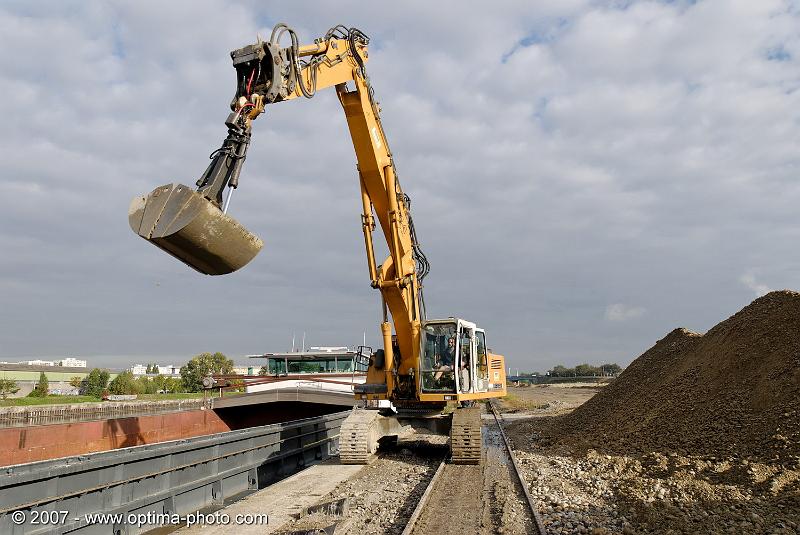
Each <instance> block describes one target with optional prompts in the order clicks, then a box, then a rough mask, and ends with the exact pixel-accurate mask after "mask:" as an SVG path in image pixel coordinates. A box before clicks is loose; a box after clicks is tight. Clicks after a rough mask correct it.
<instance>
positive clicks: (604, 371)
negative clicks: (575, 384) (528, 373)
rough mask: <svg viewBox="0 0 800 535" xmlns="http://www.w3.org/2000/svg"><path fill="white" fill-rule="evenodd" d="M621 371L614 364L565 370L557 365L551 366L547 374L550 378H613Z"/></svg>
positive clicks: (585, 365) (617, 365)
mask: <svg viewBox="0 0 800 535" xmlns="http://www.w3.org/2000/svg"><path fill="white" fill-rule="evenodd" d="M621 371H622V366H620V365H619V364H617V363H615V362H614V363H611V364H601V365H599V366H593V365H591V364H578V365H577V366H575V367H574V368H567V367H566V366H563V365H561V364H559V365H558V366H553V368H552V369H550V370H549V371H548V372H547V373H548V374H549V375H550V377H615V376H617V375H619V373H620V372H621Z"/></svg>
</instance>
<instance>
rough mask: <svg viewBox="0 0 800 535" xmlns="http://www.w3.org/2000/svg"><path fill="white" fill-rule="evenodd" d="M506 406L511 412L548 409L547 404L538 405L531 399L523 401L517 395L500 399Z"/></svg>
mask: <svg viewBox="0 0 800 535" xmlns="http://www.w3.org/2000/svg"><path fill="white" fill-rule="evenodd" d="M500 399H501V401H502V402H503V405H505V406H506V407H507V408H508V409H510V410H525V411H530V410H534V409H546V408H547V407H548V404H547V403H536V402H535V401H532V400H530V399H523V398H521V397H520V396H517V395H516V394H508V395H507V396H505V397H503V398H500Z"/></svg>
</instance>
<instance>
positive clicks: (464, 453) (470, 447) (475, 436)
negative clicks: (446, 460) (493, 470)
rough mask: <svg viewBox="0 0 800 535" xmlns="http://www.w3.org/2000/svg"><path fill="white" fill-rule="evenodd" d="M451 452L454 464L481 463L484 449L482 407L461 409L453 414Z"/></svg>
mask: <svg viewBox="0 0 800 535" xmlns="http://www.w3.org/2000/svg"><path fill="white" fill-rule="evenodd" d="M450 451H451V454H452V462H453V464H480V463H481V455H482V451H483V447H482V441H481V409H480V407H469V408H466V407H464V408H462V407H459V408H457V409H456V410H455V411H454V412H453V425H452V427H451V428H450Z"/></svg>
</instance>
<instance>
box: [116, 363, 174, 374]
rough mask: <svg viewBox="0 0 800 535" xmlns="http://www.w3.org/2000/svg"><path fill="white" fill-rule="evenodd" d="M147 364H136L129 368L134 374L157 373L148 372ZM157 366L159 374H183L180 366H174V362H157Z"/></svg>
mask: <svg viewBox="0 0 800 535" xmlns="http://www.w3.org/2000/svg"><path fill="white" fill-rule="evenodd" d="M147 366H149V364H136V365H134V366H131V367H130V368H128V369H129V370H130V371H131V373H132V374H133V375H155V374H153V373H151V374H148V373H147ZM156 368H157V369H158V371H157V372H156V373H157V374H158V375H170V376H178V375H180V374H181V368H180V366H173V365H172V364H156Z"/></svg>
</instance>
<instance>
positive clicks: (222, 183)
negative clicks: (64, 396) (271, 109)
mask: <svg viewBox="0 0 800 535" xmlns="http://www.w3.org/2000/svg"><path fill="white" fill-rule="evenodd" d="M281 40H283V41H284V42H287V45H286V46H281V45H280V42H281ZM368 43H369V39H368V37H367V36H366V35H365V34H364V33H362V32H361V31H360V30H358V29H356V28H347V27H344V26H342V25H339V26H335V27H333V28H331V29H330V30H328V32H327V33H326V34H325V35H324V36H323V37H321V38H319V39H316V40H314V42H313V43H312V44H308V45H300V43H299V41H298V38H297V34H296V33H295V32H294V30H293V29H292V28H291V27H289V26H287V25H286V24H278V25H276V26H275V28H274V29H273V31H272V34H271V35H270V38H269V41H263V40H261V39H260V38H259V39H258V41H257V42H256V43H254V44H251V45H248V46H245V47H243V48H240V49H238V50H234V51H233V52H231V58H232V60H233V67H234V68H235V70H236V93H235V94H234V97H233V100H232V101H231V105H230V107H231V112H230V114H229V116H228V118H227V120H226V121H225V124H226V126H227V128H228V135H227V137H226V138H225V140H224V141H223V143H222V146H221V147H220V148H219V149H217V150H216V151H214V152H213V153H212V155H211V163H210V164H209V166H208V168H207V169H206V171H205V172H204V173H203V175H202V176H201V177H200V178H199V180H197V183H196V188H193V187H188V186H185V185H182V184H177V183H174V184H167V185H165V186H161V187H158V188H156V189H155V190H153V191H152V192H151V193H150V194H148V195H146V196H142V197H137V198H135V199H134V200H133V201H132V202H131V205H130V210H129V214H128V215H129V222H130V225H131V228H132V229H133V231H134V232H135V233H136V234H138V235H139V236H141V237H142V238H144V239H145V240H147V241H149V242H151V243H153V244H154V245H156V246H158V247H159V248H161V249H162V250H164V251H166V252H168V253H169V254H171V255H173V256H175V257H176V258H178V259H179V260H181V261H182V262H184V263H185V264H187V265H189V266H191V267H192V268H194V269H196V270H197V271H200V272H201V273H205V274H208V275H221V274H226V273H231V272H233V271H236V270H237V269H239V268H241V267H243V266H244V265H245V264H247V263H248V262H249V261H250V260H252V259H253V257H255V255H256V254H257V253H258V252H259V251H260V249H261V248H262V246H263V242H262V241H261V240H260V239H259V238H258V237H257V236H255V235H254V234H252V233H250V232H249V231H248V230H247V229H245V228H244V227H243V226H242V225H241V224H240V223H239V222H238V221H236V220H235V219H233V218H232V217H231V216H229V215H228V214H227V211H228V207H229V203H230V199H231V194H232V193H233V191H234V190H235V189H236V188H237V187H238V185H239V175H240V172H241V169H242V164H243V163H244V160H245V157H246V154H247V149H248V146H249V144H250V135H251V129H252V122H253V121H254V120H255V119H256V118H257V117H258V116H259V115H260V114H261V113H262V112H263V111H264V108H265V106H266V105H268V104H274V103H277V102H282V101H286V100H292V99H295V98H300V97H304V98H312V97H313V96H314V94H315V93H316V92H317V91H318V90H320V89H323V88H328V87H331V86H333V87H335V89H336V94H337V95H338V97H339V101H340V102H341V104H342V107H343V108H344V113H345V116H346V119H347V125H348V127H349V130H350V136H351V137H352V141H353V147H354V148H355V152H356V158H357V160H358V166H357V168H358V178H359V184H360V188H361V208H362V215H361V226H362V229H363V232H364V244H365V248H366V253H367V267H368V270H369V277H370V284H371V286H372V287H373V288H375V289H377V290H379V291H380V294H381V300H382V303H383V321H382V322H381V334H382V339H383V348H382V349H378V350H376V351H374V352H372V350H371V349H369V348H362V350H361V351H360V352H359V356H358V359H359V360H360V361H361V363H362V364H363V365H366V366H367V379H366V382H365V383H364V384H356V385H355V386H354V392H355V398H356V400H358V401H359V405H360V407H362V408H357V409H354V411H353V413H352V414H351V415H350V416H349V417H348V418H347V419H346V420H345V422H344V423H343V425H342V428H341V433H340V457H341V460H342V462H344V463H349V464H361V463H367V462H369V460H370V458H371V457H372V456H373V454H374V453H375V452H376V450H377V448H378V443H379V441H380V440H381V439H382V438H384V437H396V436H398V435H401V434H404V433H405V432H406V431H409V430H410V429H414V430H417V431H422V432H432V433H438V434H445V435H446V434H448V433H449V435H450V439H451V440H450V444H451V452H452V461H453V462H455V463H462V464H477V463H480V460H481V452H482V448H481V422H480V409H479V408H478V407H475V406H474V405H475V402H476V401H477V400H483V399H487V398H493V397H501V396H504V395H505V394H506V376H505V366H504V359H503V357H502V356H499V355H494V354H492V353H490V352H489V350H488V349H487V345H486V335H485V332H484V330H483V329H480V328H478V326H477V325H475V324H474V323H471V322H469V321H465V320H463V319H459V318H453V317H451V318H447V319H438V320H432V319H427V318H426V317H425V304H424V300H423V292H422V282H423V279H424V277H425V275H426V274H427V273H428V271H429V269H430V266H429V264H428V261H427V259H426V257H425V255H424V253H423V252H422V249H421V248H420V245H419V242H418V241H417V236H416V232H415V229H414V222H413V219H412V218H411V201H410V199H409V197H408V195H406V194H405V193H403V190H402V189H401V188H400V183H399V181H398V178H397V172H396V169H395V164H394V160H393V157H392V153H391V151H390V150H389V145H388V143H387V140H386V134H385V132H384V130H383V126H382V125H381V120H380V116H379V108H378V104H377V102H376V100H375V95H374V92H373V89H372V86H371V85H370V80H369V78H368V77H367V73H366V70H365V64H366V63H367V60H368V59H369V53H368V48H367V45H368ZM226 189H227V195H226V191H225V190H226ZM376 218H377V223H378V224H379V225H380V228H381V231H382V232H383V237H384V239H385V240H386V243H387V245H388V249H389V257H388V258H387V259H386V260H384V262H383V263H382V264H377V263H376V260H375V252H374V248H373V231H374V230H375V228H376ZM390 316H391V321H392V323H393V324H394V334H393V333H392V324H390V321H389V319H390ZM448 402H451V406H452V405H455V406H456V408H455V410H453V411H452V412H450V413H446V412H447V411H446V410H445V408H446V407H447V404H448Z"/></svg>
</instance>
